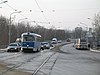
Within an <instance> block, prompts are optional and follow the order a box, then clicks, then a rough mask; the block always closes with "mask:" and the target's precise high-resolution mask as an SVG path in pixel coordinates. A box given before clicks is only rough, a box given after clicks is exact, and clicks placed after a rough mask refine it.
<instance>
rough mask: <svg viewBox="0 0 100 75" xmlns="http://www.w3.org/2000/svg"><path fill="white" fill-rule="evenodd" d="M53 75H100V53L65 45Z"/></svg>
mask: <svg viewBox="0 0 100 75" xmlns="http://www.w3.org/2000/svg"><path fill="white" fill-rule="evenodd" d="M51 75H100V53H97V52H91V51H87V50H76V49H75V48H73V47H72V44H70V45H65V46H63V47H62V48H61V51H60V54H59V57H58V60H57V62H56V64H55V66H54V68H53V71H52V73H51Z"/></svg>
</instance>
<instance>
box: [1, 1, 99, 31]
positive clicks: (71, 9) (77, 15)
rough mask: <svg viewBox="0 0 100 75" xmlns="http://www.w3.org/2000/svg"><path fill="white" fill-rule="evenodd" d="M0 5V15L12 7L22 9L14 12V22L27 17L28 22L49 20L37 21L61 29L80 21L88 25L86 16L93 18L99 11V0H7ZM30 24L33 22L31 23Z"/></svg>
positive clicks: (69, 27) (70, 27)
mask: <svg viewBox="0 0 100 75" xmlns="http://www.w3.org/2000/svg"><path fill="white" fill-rule="evenodd" d="M2 1H3V0H1V1H0V2H2ZM36 2H37V3H38V5H37V3H36ZM0 7H2V8H0V15H4V16H6V17H7V18H9V17H10V14H11V13H13V12H15V11H14V10H13V9H16V10H18V11H22V12H21V13H20V14H18V13H17V14H16V17H15V21H16V22H18V20H20V19H23V18H29V19H28V20H27V21H29V22H30V21H37V22H50V23H51V24H46V23H39V25H41V26H45V27H47V28H50V27H52V26H55V27H56V28H61V29H74V28H75V27H77V26H78V24H79V23H80V22H83V23H85V24H87V25H88V27H90V26H91V22H92V21H90V20H88V19H87V18H93V17H94V15H95V14H97V13H99V12H100V0H8V2H7V3H5V4H0ZM11 7H13V9H12V8H11ZM40 9H41V10H42V11H43V13H42V12H41V10H40ZM30 10H31V11H30ZM13 15H15V14H13ZM13 15H12V17H13ZM24 21H25V20H24ZM31 25H35V24H34V23H31ZM81 25H82V24H81ZM83 27H84V26H83Z"/></svg>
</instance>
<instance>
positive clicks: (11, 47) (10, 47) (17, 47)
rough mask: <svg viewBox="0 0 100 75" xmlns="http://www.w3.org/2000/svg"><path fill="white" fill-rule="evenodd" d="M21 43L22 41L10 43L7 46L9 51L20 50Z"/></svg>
mask: <svg viewBox="0 0 100 75" xmlns="http://www.w3.org/2000/svg"><path fill="white" fill-rule="evenodd" d="M20 50H21V44H20V43H10V44H9V45H8V47H7V52H11V51H15V52H20Z"/></svg>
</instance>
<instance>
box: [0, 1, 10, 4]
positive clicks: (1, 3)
mask: <svg viewBox="0 0 100 75" xmlns="http://www.w3.org/2000/svg"><path fill="white" fill-rule="evenodd" d="M6 2H8V1H2V2H1V3H0V4H2V3H6Z"/></svg>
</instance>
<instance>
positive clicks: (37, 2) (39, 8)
mask: <svg viewBox="0 0 100 75" xmlns="http://www.w3.org/2000/svg"><path fill="white" fill-rule="evenodd" d="M35 3H36V4H37V6H38V8H39V9H40V11H41V13H42V14H43V16H44V18H45V19H46V21H48V19H47V18H46V17H45V15H44V11H43V10H42V9H41V7H40V5H39V3H38V2H37V1H36V0H35Z"/></svg>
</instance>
